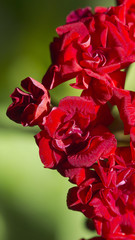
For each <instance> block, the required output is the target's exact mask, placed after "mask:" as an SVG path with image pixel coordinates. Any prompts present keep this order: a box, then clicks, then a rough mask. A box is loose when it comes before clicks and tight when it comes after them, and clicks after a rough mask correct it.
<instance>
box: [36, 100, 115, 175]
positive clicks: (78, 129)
mask: <svg viewBox="0 0 135 240" xmlns="http://www.w3.org/2000/svg"><path fill="white" fill-rule="evenodd" d="M97 111H99V107H97V105H95V104H94V103H93V102H92V101H88V100H86V99H84V98H82V97H66V98H64V99H62V100H61V101H60V103H59V106H58V107H57V108H54V109H52V111H51V112H50V114H49V115H48V116H47V117H46V122H45V125H44V130H43V131H41V132H40V133H39V134H37V135H36V140H37V143H38V145H39V154H40V158H41V160H42V162H43V164H44V165H45V167H48V168H59V166H60V165H61V164H65V165H66V163H68V164H69V165H68V166H67V167H65V168H67V169H69V171H70V168H71V166H72V168H82V167H89V166H91V165H92V164H93V163H94V162H96V161H97V160H98V159H99V158H102V157H107V156H108V155H110V154H111V153H113V152H114V151H115V148H116V139H115V137H114V135H113V134H112V133H111V132H110V131H109V130H108V129H107V128H106V127H105V126H104V125H101V124H99V122H98V121H99V119H98V117H97V116H98V112H97ZM96 117H97V119H98V121H97V119H96ZM63 168H64V165H63Z"/></svg>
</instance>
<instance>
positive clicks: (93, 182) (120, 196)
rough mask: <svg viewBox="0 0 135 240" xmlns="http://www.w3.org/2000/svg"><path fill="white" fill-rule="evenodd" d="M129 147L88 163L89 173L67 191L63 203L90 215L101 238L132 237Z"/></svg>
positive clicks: (134, 214) (133, 180)
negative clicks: (89, 165) (89, 164)
mask: <svg viewBox="0 0 135 240" xmlns="http://www.w3.org/2000/svg"><path fill="white" fill-rule="evenodd" d="M132 147H133V146H132V145H131V149H130V147H119V148H117V150H116V153H115V154H114V155H112V156H111V157H109V158H108V160H107V159H103V160H100V161H98V163H94V164H93V165H92V166H91V170H89V173H90V174H89V176H87V177H86V179H85V180H84V181H83V182H82V183H81V184H79V185H78V186H77V187H73V188H71V189H70V190H69V193H68V198H67V204H68V207H69V208H70V209H72V210H77V211H81V212H82V213H84V214H85V216H86V217H88V218H92V219H93V221H94V224H95V228H96V230H97V233H98V234H99V235H101V236H102V237H103V238H104V239H107V240H113V239H117V240H118V239H123V240H128V239H130V240H133V239H135V225H134V222H135V200H134V199H135V159H134V155H133V154H132Z"/></svg>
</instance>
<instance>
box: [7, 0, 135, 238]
mask: <svg viewBox="0 0 135 240" xmlns="http://www.w3.org/2000/svg"><path fill="white" fill-rule="evenodd" d="M117 4H118V6H116V7H110V8H103V7H97V8H96V9H95V13H94V14H93V13H92V11H91V9H90V8H88V7H87V8H84V9H78V10H76V11H73V12H71V13H70V14H69V15H68V17H67V19H66V24H65V25H64V26H61V27H58V28H57V33H58V37H57V38H55V39H54V41H53V43H51V56H52V65H51V66H50V67H49V69H48V71H47V73H46V74H45V76H44V77H43V81H42V84H41V83H39V82H37V81H36V80H34V79H32V78H26V79H24V80H23V81H22V83H21V85H22V87H23V88H24V90H26V91H27V92H29V93H26V92H23V91H22V90H20V89H19V88H16V89H15V91H14V92H13V93H12V94H11V98H12V100H13V103H12V104H11V105H10V106H9V108H8V110H7V115H8V117H9V118H11V119H12V120H13V121H15V122H17V123H21V124H22V125H23V126H34V125H38V126H39V127H40V129H41V131H40V132H39V133H38V134H37V135H36V136H35V139H36V142H37V144H38V146H39V155H40V158H41V161H42V163H43V164H44V166H45V167H46V168H51V169H57V171H58V172H59V173H60V174H61V175H63V176H64V177H68V178H69V181H70V182H71V183H74V184H75V186H74V187H73V188H71V189H70V190H69V192H68V196H67V205H68V207H69V208H70V209H72V210H76V211H80V212H82V213H83V214H84V215H85V216H86V217H87V218H89V219H92V220H93V222H94V225H95V228H96V231H97V233H98V234H99V235H100V236H101V237H95V238H92V239H93V240H97V239H101V240H113V239H114V240H115V239H116V240H119V239H123V240H133V239H134V240H135V200H134V199H135V92H133V91H128V90H125V89H124V83H125V78H126V71H125V68H126V70H127V68H128V66H129V65H130V64H131V63H133V62H135V2H134V0H118V1H117ZM72 78H75V79H76V82H75V83H73V84H71V85H72V87H74V88H79V89H82V93H81V96H80V97H76V96H74V97H69V96H67V97H65V98H63V99H61V101H60V103H59V105H58V106H57V107H56V106H55V107H51V105H50V97H49V92H48V91H49V90H50V89H52V88H54V87H56V86H57V85H59V84H61V83H63V82H65V81H68V80H70V79H72ZM76 91H77V90H76ZM114 105H115V106H117V108H118V111H119V114H120V118H121V120H122V121H123V125H124V134H130V144H129V146H117V140H116V138H115V136H114V134H113V132H111V130H110V129H111V128H108V126H109V125H110V124H111V123H112V122H113V120H114V119H113V117H112V115H111V108H112V107H113V106H114ZM82 240H83V239H82Z"/></svg>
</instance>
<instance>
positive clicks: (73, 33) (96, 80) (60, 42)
mask: <svg viewBox="0 0 135 240" xmlns="http://www.w3.org/2000/svg"><path fill="white" fill-rule="evenodd" d="M116 8H120V6H119V7H116ZM121 8H123V7H121ZM116 10H117V9H116ZM115 12H117V11H112V12H111V9H108V10H106V11H105V9H104V11H103V10H102V11H101V9H99V8H98V9H97V10H96V13H95V14H94V15H93V14H92V13H91V12H90V10H89V9H86V10H83V11H79V10H77V11H75V12H72V13H71V14H70V15H69V16H68V17H67V21H68V23H67V24H66V25H64V26H61V27H58V28H57V33H58V35H59V37H58V38H55V39H54V42H53V43H52V44H51V56H52V65H51V66H50V68H49V69H48V71H47V73H46V74H45V76H44V78H43V85H44V86H45V87H46V88H47V89H52V88H54V87H56V86H57V85H59V84H61V83H62V82H64V81H67V80H69V79H72V78H74V77H76V83H74V84H72V86H73V87H75V88H80V89H87V88H89V87H91V88H92V90H93V89H94V93H95V95H98V93H99V92H102V91H103V92H104V93H105V92H107V97H106V95H105V94H104V96H103V95H102V96H101V99H102V100H104V101H105V102H106V101H107V100H108V99H110V98H111V97H112V93H111V91H112V89H113V87H115V86H116V87H119V88H123V87H124V82H125V73H123V72H121V71H120V69H122V68H125V67H127V66H128V65H129V64H130V63H131V62H133V61H134V60H135V50H134V49H135V43H134V41H133V40H132V39H131V38H130V36H129V28H128V27H127V26H125V25H124V24H123V22H122V21H120V19H119V18H118V16H117V15H118V14H117V15H116V14H115ZM127 43H128V44H127ZM97 86H98V87H97ZM99 88H100V91H99V90H98V89H99ZM108 91H109V94H108ZM104 97H105V99H104ZM99 99H100V95H99Z"/></svg>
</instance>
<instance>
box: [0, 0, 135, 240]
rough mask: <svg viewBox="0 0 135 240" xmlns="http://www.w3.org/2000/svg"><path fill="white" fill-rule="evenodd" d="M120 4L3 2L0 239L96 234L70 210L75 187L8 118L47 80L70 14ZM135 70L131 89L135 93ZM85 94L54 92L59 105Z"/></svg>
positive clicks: (30, 132)
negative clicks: (24, 87) (21, 94)
mask: <svg viewBox="0 0 135 240" xmlns="http://www.w3.org/2000/svg"><path fill="white" fill-rule="evenodd" d="M96 5H100V6H111V5H115V1H113V0H109V1H108V0H106V1H105V0H103V1H102V0H68V1H63V0H57V1H56V0H50V1H49V0H35V1H31V0H1V3H0V32H1V37H0V56H1V57H0V66H1V70H0V78H1V79H0V113H1V114H0V136H1V137H0V240H18V239H19V240H24V239H25V240H31V239H32V240H43V239H44V240H69V239H70V240H79V239H80V238H81V237H84V238H90V237H92V236H94V235H95V232H93V231H90V230H88V229H87V228H86V219H85V217H84V216H83V215H82V214H81V213H78V212H73V211H70V210H68V209H67V206H66V195H67V191H68V189H69V188H70V187H71V184H70V183H69V182H68V180H67V179H64V178H63V177H62V176H60V175H59V174H58V173H57V172H55V171H53V170H48V169H44V168H43V165H42V163H41V161H40V159H39V155H38V147H37V146H36V144H35V140H34V138H33V136H34V135H35V134H36V133H37V132H38V131H39V130H38V129H37V128H30V129H28V128H23V127H22V126H20V125H17V124H15V123H13V122H11V121H10V120H9V119H8V118H7V117H6V109H7V107H8V105H9V104H10V103H11V100H10V98H9V95H10V94H11V93H12V92H13V90H14V88H15V87H17V86H18V87H19V86H20V81H21V80H23V79H24V78H26V77H27V76H31V77H32V78H34V79H36V80H38V81H41V79H42V77H43V75H44V74H45V72H46V70H47V68H48V66H49V64H50V62H51V61H50V54H49V43H50V42H51V41H52V39H53V37H54V36H56V32H55V29H56V27H57V26H59V25H62V24H64V23H65V18H66V15H67V14H68V13H69V12H70V11H71V10H75V9H77V8H80V7H85V6H91V7H92V8H93V9H94V6H96ZM134 73H135V71H134V65H132V66H131V68H130V71H129V74H128V81H127V83H126V87H127V88H128V89H129V88H130V89H132V90H135V86H134V81H133V78H134ZM77 94H78V95H79V91H77V90H74V89H72V88H71V87H69V85H68V83H65V84H62V86H60V87H57V88H56V89H54V90H52V91H51V95H52V99H53V101H55V102H56V103H58V102H59V100H60V99H61V98H62V97H64V96H66V95H77Z"/></svg>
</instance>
